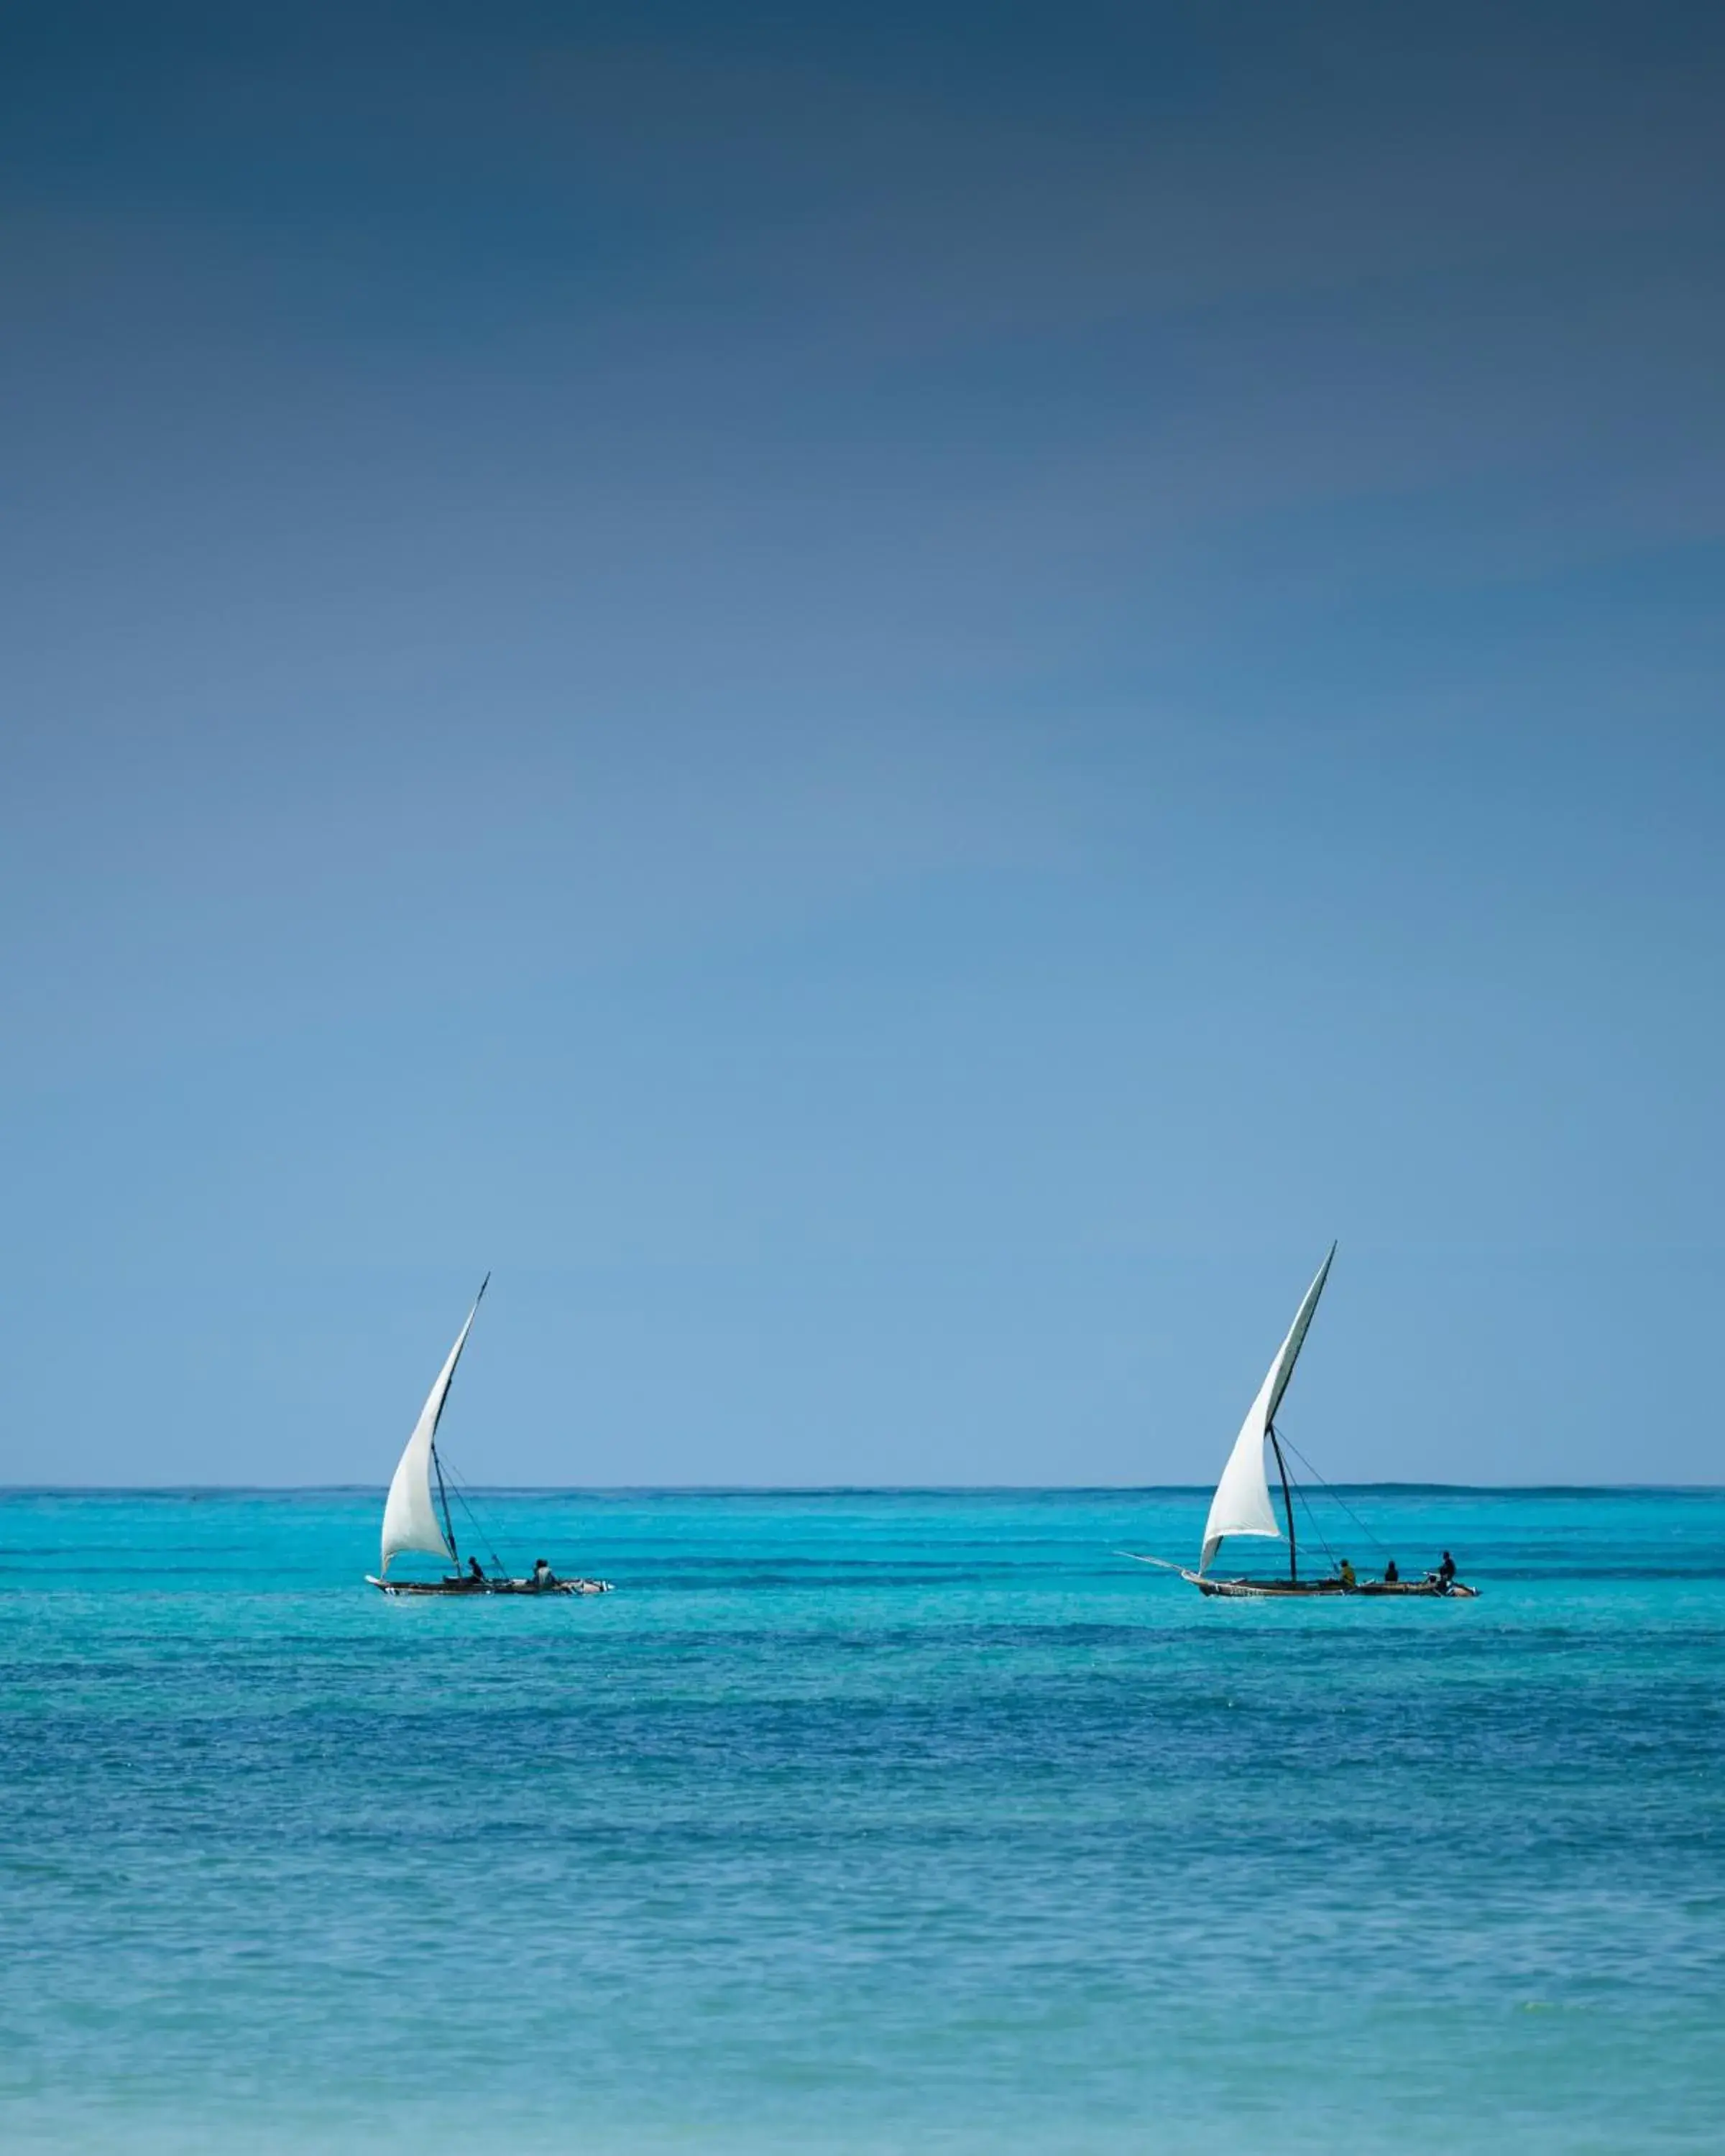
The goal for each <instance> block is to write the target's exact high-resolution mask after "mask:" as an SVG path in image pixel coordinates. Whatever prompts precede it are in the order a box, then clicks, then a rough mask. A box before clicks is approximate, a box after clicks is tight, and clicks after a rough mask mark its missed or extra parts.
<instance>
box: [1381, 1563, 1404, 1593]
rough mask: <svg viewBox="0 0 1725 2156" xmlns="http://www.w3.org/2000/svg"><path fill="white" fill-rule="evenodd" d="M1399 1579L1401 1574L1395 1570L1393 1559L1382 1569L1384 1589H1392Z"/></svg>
mask: <svg viewBox="0 0 1725 2156" xmlns="http://www.w3.org/2000/svg"><path fill="white" fill-rule="evenodd" d="M1399 1578H1401V1574H1400V1573H1399V1572H1398V1571H1397V1570H1396V1568H1395V1559H1394V1558H1391V1559H1390V1560H1389V1563H1388V1564H1386V1565H1385V1566H1384V1585H1385V1586H1386V1587H1394V1585H1395V1584H1396V1582H1397V1581H1398V1580H1399Z"/></svg>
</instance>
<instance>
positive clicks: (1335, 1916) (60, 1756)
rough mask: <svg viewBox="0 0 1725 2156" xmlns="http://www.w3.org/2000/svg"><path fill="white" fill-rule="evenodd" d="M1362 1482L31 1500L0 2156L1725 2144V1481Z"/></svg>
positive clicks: (1, 1930)
mask: <svg viewBox="0 0 1725 2156" xmlns="http://www.w3.org/2000/svg"><path fill="white" fill-rule="evenodd" d="M1349 1495H1350V1501H1351V1502H1352V1503H1353V1505H1354V1507H1355V1508H1356V1509H1357V1510H1358V1511H1359V1512H1363V1513H1364V1514H1365V1515H1366V1516H1367V1517H1368V1519H1369V1521H1370V1522H1371V1524H1372V1526H1373V1527H1375V1528H1376V1529H1377V1530H1378V1532H1379V1534H1380V1535H1381V1536H1382V1537H1383V1538H1384V1541H1385V1542H1386V1543H1389V1546H1390V1547H1391V1548H1393V1549H1394V1553H1395V1554H1396V1555H1397V1556H1398V1557H1399V1558H1400V1560H1401V1563H1402V1565H1403V1568H1404V1571H1408V1570H1414V1569H1416V1568H1424V1567H1425V1565H1426V1564H1427V1563H1431V1562H1433V1561H1435V1558H1436V1556H1437V1553H1438V1551H1439V1549H1440V1547H1442V1546H1444V1545H1445V1544H1447V1545H1448V1546H1449V1547H1450V1548H1452V1549H1453V1550H1454V1551H1455V1554H1456V1556H1457V1558H1458V1559H1459V1560H1460V1561H1461V1568H1462V1571H1463V1573H1464V1575H1465V1576H1466V1577H1468V1578H1471V1579H1474V1580H1476V1582H1477V1583H1478V1584H1480V1585H1481V1587H1482V1588H1483V1589H1484V1590H1485V1591H1484V1594H1483V1597H1482V1599H1481V1600H1479V1601H1477V1602H1474V1603H1436V1604H1420V1603H1415V1604H1404V1605H1400V1606H1396V1605H1392V1604H1364V1603H1359V1602H1349V1603H1347V1604H1339V1605H1338V1604H1325V1605H1314V1606H1307V1607H1303V1608H1301V1607H1289V1606H1283V1607H1276V1606H1274V1605H1267V1604H1233V1605H1230V1604H1212V1603H1208V1602H1204V1601H1203V1600H1202V1599H1200V1598H1199V1596H1197V1595H1196V1594H1194V1593H1193V1592H1192V1591H1191V1590H1190V1589H1188V1588H1186V1587H1185V1586H1183V1584H1181V1583H1180V1582H1179V1581H1178V1580H1177V1579H1174V1578H1171V1577H1168V1576H1165V1575H1163V1574H1159V1573H1154V1572H1152V1571H1149V1570H1147V1569H1145V1568H1142V1567H1139V1566H1135V1565H1132V1564H1131V1563H1127V1562H1123V1561H1122V1560H1121V1559H1119V1558H1117V1557H1115V1556H1114V1555H1112V1554H1111V1553H1112V1552H1113V1551H1114V1550H1115V1549H1116V1548H1117V1547H1120V1546H1122V1545H1124V1546H1127V1547H1130V1548H1139V1549H1149V1550H1156V1551H1160V1552H1163V1553H1168V1554H1170V1555H1174V1556H1180V1557H1187V1556H1189V1553H1190V1552H1191V1550H1192V1549H1193V1548H1194V1545H1195V1543H1196V1541H1197V1538H1198V1532H1199V1524H1200V1522H1201V1519H1202V1516H1203V1511H1204V1502H1205V1498H1204V1496H1202V1495H1199V1494H1198V1493H1187V1492H1180V1491H1161V1492H1155V1491H1153V1492H1147V1493H1133V1494H1122V1493H1120V1492H1107V1493H1101V1494H1085V1493H1071V1492H1054V1493H1045V1494H1033V1495H1022V1494H1011V1495H982V1496H978V1495H976V1494H973V1493H965V1494H963V1495H952V1496H939V1495H927V1494H915V1495H891V1494H867V1493H865V1494H858V1495H840V1496H829V1495H820V1496H759V1495H747V1496H639V1495H636V1496H615V1495H609V1496H583V1495H578V1494H567V1493H547V1494H522V1493H515V1494H511V1495H508V1496H495V1497H491V1498H489V1499H486V1500H485V1501H483V1506H482V1509H483V1510H484V1511H485V1513H486V1514H487V1515H488V1516H489V1518H490V1521H491V1522H493V1523H494V1524H495V1536H494V1539H495V1541H496V1542H497V1543H498V1545H499V1547H500V1548H502V1549H503V1550H505V1551H506V1553H510V1554H511V1555H512V1556H513V1557H515V1558H517V1559H523V1558H532V1557H535V1556H537V1555H538V1554H540V1553H542V1552H543V1553H545V1554H546V1555H547V1556H549V1557H550V1558H552V1562H553V1563H557V1565H558V1566H559V1567H560V1568H562V1569H565V1570H568V1569H573V1568H578V1567H585V1568H589V1569H593V1570H598V1571H600V1572H603V1573H605V1574H607V1575H608V1576H609V1577H610V1578H614V1580H615V1581H616V1582H617V1584H618V1589H619V1591H618V1592H617V1593H616V1594H613V1595H609V1596H607V1597H604V1598H603V1599H591V1600H564V1599H557V1600H555V1601H552V1602H546V1603H520V1602H498V1603H492V1604H467V1603H461V1604H418V1605H415V1604H396V1603H392V1602H388V1601H386V1600H385V1599H383V1598H382V1596H380V1595H378V1594H375V1593H374V1592H373V1591H372V1590H371V1589H368V1588H367V1587H366V1586H365V1585H364V1584H363V1583H362V1573H364V1572H366V1571H367V1569H371V1568H374V1567H375V1563H376V1558H377V1520H378V1517H379V1511H380V1499H379V1497H378V1496H377V1495H376V1494H374V1493H373V1494H365V1493H348V1492H336V1493H319V1494H310V1495H307V1494H296V1495H292V1496H249V1495H248V1496H236V1495H228V1494H223V1495H215V1496H186V1495H177V1496H126V1495H120V1496H63V1495H54V1494H20V1493H13V1494H0V1770H3V1771H0V1949H3V1950H0V2145H3V2146H4V2147H5V2148H8V2149H9V2150H14V2151H20V2152H35V2151H43V2152H46V2151H64V2150H70V2149H90V2150H98V2149H100V2150H102V2151H114V2152H116V2153H117V2156H129V2153H130V2152H132V2151H135V2150H151V2151H156V2150H167V2149H173V2150H181V2149H183V2150H188V2151H193V2150H205V2149H215V2148H224V2149H225V2148H229V2147H234V2146H239V2147H245V2148H259V2149H262V2150H264V2151H265V2152H274V2151H276V2150H284V2151H285V2150H301V2149H305V2150H309V2149H314V2148H315V2149H320V2150H331V2151H347V2150H355V2151H357V2150H359V2149H361V2148H362V2147H365V2146H367V2144H369V2143H372V2141H373V2140H376V2139H381V2138H386V2137H387V2138H388V2140H389V2142H390V2143H391V2145H392V2146H397V2147H400V2148H404V2149H407V2148H411V2149H415V2150H424V2151H428V2152H443V2151H446V2150H448V2151H453V2150H455V2149H458V2148H459V2149H463V2150H469V2149H473V2148H492V2147H495V2148H509V2149H511V2150H512V2151H516V2152H521V2156H540V2152H551V2151H562V2150H570V2151H573V2150H577V2149H590V2148H600V2149H606V2150H610V2151H615V2152H619V2156H632V2152H636V2151H641V2152H648V2156H658V2153H659V2152H664V2151H671V2150H686V2151H691V2152H693V2151H708V2150H711V2151H714V2152H722V2156H730V2152H744V2151H771V2152H778V2151H787V2152H788V2151H791V2150H822V2149H833V2150H836V2151H857V2152H865V2151H866V2152H886V2151H901V2150H904V2151H909V2150H912V2149H916V2150H930V2151H952V2152H972V2151H975V2152H981V2151H983V2150H988V2151H1005V2152H1014V2151H1019V2150H1024V2151H1039V2152H1040V2151H1047V2152H1053V2151H1071V2152H1083V2151H1088V2150H1096V2151H1107V2152H1112V2151H1116V2150H1122V2151H1124V2150H1144V2151H1154V2150H1162V2149H1168V2150H1176V2149H1178V2150H1182V2151H1184V2150H1188V2149H1190V2148H1204V2149H1206V2150H1209V2151H1216V2152H1223V2156H1234V2152H1248V2151H1250V2152H1255V2156H1257V2153H1258V2152H1266V2151H1271V2150H1276V2151H1294V2152H1300V2151H1307V2150H1312V2151H1316V2150H1324V2151H1327V2152H1331V2156H1334V2152H1337V2151H1344V2152H1351V2151H1353V2150H1364V2149H1367V2148H1373V2149H1376V2148H1383V2147H1384V2146H1385V2145H1386V2144H1388V2143H1392V2142H1396V2141H1408V2142H1411V2143H1417V2144H1420V2145H1422V2146H1428V2147H1429V2146H1434V2145H1435V2146H1450V2145H1463V2144H1472V2143H1484V2144H1485V2145H1487V2146H1491V2147H1496V2148H1504V2149H1512V2150H1515V2151H1517V2152H1543V2151H1556V2150H1563V2151H1566V2152H1567V2151H1582V2150H1588V2151H1599V2152H1630V2151H1635V2152H1638V2151H1643V2150H1648V2151H1657V2150H1665V2149H1685V2150H1691V2149H1693V2150H1700V2149H1707V2150H1710V2151H1711V2150H1716V2149H1717V2148H1719V2147H1721V2145H1722V2140H1725V2128H1722V2125H1721V2122H1722V2121H1725V1496H1721V1495H1717V1494H1715V1495H1667V1494H1633V1495H1622V1494H1615V1493H1614V1494H1609V1495H1606V1494H1579V1495H1578V1494H1574V1493H1558V1494H1533V1495H1530V1494H1525V1493H1517V1494H1514V1495H1507V1496H1506V1495H1491V1496H1479V1495H1474V1494H1461V1493H1455V1492H1445V1493H1441V1494H1434V1493H1415V1492H1409V1491H1377V1492H1373V1493H1368V1494H1360V1493H1349ZM1343 1526H1344V1527H1345V1532H1341V1531H1338V1530H1337V1529H1335V1528H1327V1532H1329V1534H1330V1539H1331V1540H1332V1543H1334V1544H1335V1545H1336V1547H1337V1549H1338V1550H1340V1549H1343V1548H1345V1549H1346V1551H1347V1553H1348V1554H1349V1555H1351V1556H1352V1557H1353V1558H1354V1560H1355V1562H1356V1563H1359V1564H1362V1565H1363V1564H1364V1563H1366V1562H1367V1561H1368V1560H1370V1561H1373V1562H1374V1563H1375V1560H1376V1558H1377V1555H1378V1553H1377V1552H1376V1551H1374V1550H1373V1548H1372V1546H1371V1545H1370V1543H1368V1542H1367V1541H1366V1540H1365V1538H1364V1537H1363V1536H1362V1535H1361V1534H1360V1533H1359V1532H1358V1530H1356V1529H1353V1528H1352V1527H1346V1525H1345V1522H1344V1523H1343ZM1266 1550H1267V1546H1266ZM1272 1554H1273V1553H1272Z"/></svg>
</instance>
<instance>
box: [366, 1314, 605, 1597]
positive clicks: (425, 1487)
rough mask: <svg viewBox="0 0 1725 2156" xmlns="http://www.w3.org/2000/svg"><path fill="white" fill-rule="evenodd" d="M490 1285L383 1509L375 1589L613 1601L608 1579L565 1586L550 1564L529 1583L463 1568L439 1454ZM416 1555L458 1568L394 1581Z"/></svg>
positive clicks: (440, 1376) (422, 1415)
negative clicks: (393, 1571) (401, 1564)
mask: <svg viewBox="0 0 1725 2156" xmlns="http://www.w3.org/2000/svg"><path fill="white" fill-rule="evenodd" d="M490 1283H491V1276H490V1274H489V1273H487V1274H486V1275H485V1278H484V1280H482V1281H480V1291H479V1293H478V1294H477V1295H476V1296H475V1297H474V1299H473V1308H472V1309H471V1310H470V1311H469V1312H468V1313H467V1322H466V1323H465V1325H464V1326H463V1327H462V1328H461V1330H460V1331H459V1332H458V1333H457V1334H456V1336H455V1344H454V1347H452V1348H450V1350H449V1359H448V1360H447V1361H446V1362H445V1363H444V1367H443V1368H442V1369H441V1370H439V1372H438V1373H437V1383H435V1384H434V1386H433V1387H432V1389H431V1390H430V1392H429V1394H428V1395H427V1397H426V1401H425V1404H424V1407H423V1408H422V1409H420V1410H419V1419H418V1422H416V1423H415V1424H413V1435H412V1436H411V1437H410V1438H409V1439H408V1442H407V1449H406V1450H405V1451H403V1454H402V1456H401V1458H400V1460H398V1463H397V1465H396V1470H395V1475H394V1477H393V1480H392V1481H391V1482H390V1485H389V1495H388V1497H387V1498H386V1499H385V1501H384V1505H383V1561H382V1565H381V1566H380V1567H379V1568H378V1571H377V1573H367V1574H366V1579H367V1584H368V1585H370V1586H372V1587H380V1588H382V1590H383V1592H384V1593H385V1594H608V1592H609V1591H610V1582H609V1581H608V1580H605V1579H559V1578H557V1574H556V1573H554V1572H552V1570H551V1569H550V1568H549V1567H548V1566H547V1565H545V1564H544V1563H543V1561H541V1563H540V1564H538V1565H536V1566H535V1568H534V1569H533V1571H532V1573H530V1574H528V1575H527V1576H526V1578H511V1575H510V1574H509V1573H506V1572H505V1571H504V1570H503V1569H502V1568H501V1565H498V1564H496V1563H495V1558H494V1560H493V1563H494V1569H493V1570H491V1571H490V1572H487V1571H486V1570H485V1568H484V1566H483V1565H481V1564H480V1561H479V1559H478V1558H476V1557H470V1558H468V1560H467V1569H466V1570H465V1572H464V1571H463V1570H462V1569H461V1552H460V1548H459V1545H458V1544H457V1543H456V1540H455V1523H454V1519H453V1518H452V1517H451V1516H450V1512H449V1489H448V1486H447V1485H446V1484H445V1482H444V1467H443V1462H442V1461H441V1460H439V1458H438V1455H437V1426H438V1424H439V1422H440V1421H441V1420H442V1419H443V1412H444V1403H445V1402H446V1401H447V1400H448V1399H449V1386H450V1384H451V1383H452V1382H453V1380H454V1375H455V1365H456V1364H457V1363H459V1361H460V1360H461V1350H462V1349H463V1348H464V1347H465V1346H466V1345H467V1336H468V1334H469V1333H470V1332H472V1330H473V1321H474V1319H475V1317H478V1316H479V1306H480V1303H482V1302H483V1301H485V1290H486V1289H487V1288H488V1287H489V1286H490ZM468 1509H469V1510H471V1508H470V1507H468ZM408 1551H422V1552H424V1553H425V1554H426V1555H427V1556H429V1557H439V1558H444V1560H445V1561H446V1562H447V1563H449V1564H452V1565H454V1567H455V1569H454V1572H452V1573H445V1574H444V1577H443V1578H441V1579H391V1578H390V1577H389V1568H390V1566H391V1564H392V1563H393V1562H394V1561H395V1559H396V1558H398V1557H401V1556H403V1555H404V1554H405V1553H408Z"/></svg>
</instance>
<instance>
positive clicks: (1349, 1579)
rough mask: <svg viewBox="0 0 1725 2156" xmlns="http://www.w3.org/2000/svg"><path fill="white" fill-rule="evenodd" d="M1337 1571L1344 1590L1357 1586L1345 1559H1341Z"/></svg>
mask: <svg viewBox="0 0 1725 2156" xmlns="http://www.w3.org/2000/svg"><path fill="white" fill-rule="evenodd" d="M1337 1571H1338V1572H1339V1573H1340V1574H1341V1578H1342V1584H1343V1587H1344V1588H1348V1587H1353V1586H1354V1585H1355V1584H1357V1583H1356V1582H1355V1579H1354V1576H1353V1564H1352V1563H1350V1562H1349V1560H1348V1558H1345V1557H1344V1558H1343V1560H1342V1562H1341V1563H1340V1565H1338V1566H1337Z"/></svg>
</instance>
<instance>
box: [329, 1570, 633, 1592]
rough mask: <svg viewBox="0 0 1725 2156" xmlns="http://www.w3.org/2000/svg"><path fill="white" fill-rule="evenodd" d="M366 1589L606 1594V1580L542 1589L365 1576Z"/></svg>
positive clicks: (520, 1582) (522, 1582)
mask: <svg viewBox="0 0 1725 2156" xmlns="http://www.w3.org/2000/svg"><path fill="white" fill-rule="evenodd" d="M366 1584H367V1587H376V1588H378V1589H381V1590H382V1592H383V1593H384V1594H531V1595H540V1594H609V1593H610V1592H611V1583H610V1581H609V1580H608V1579H554V1580H552V1582H551V1584H549V1585H548V1586H546V1587H542V1586H540V1584H539V1583H538V1582H537V1581H536V1580H533V1579H378V1578H375V1577H374V1576H373V1575H372V1573H367V1574H366Z"/></svg>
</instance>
